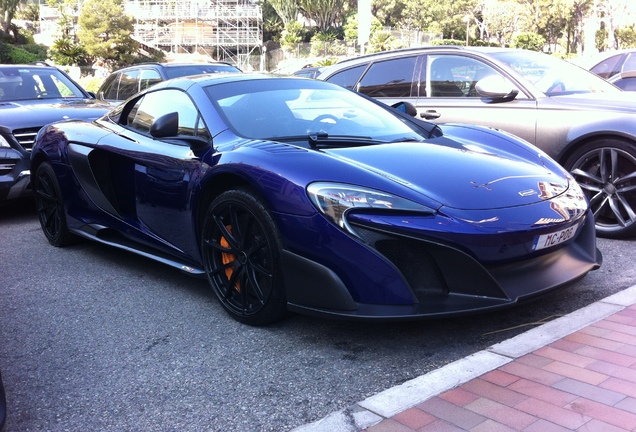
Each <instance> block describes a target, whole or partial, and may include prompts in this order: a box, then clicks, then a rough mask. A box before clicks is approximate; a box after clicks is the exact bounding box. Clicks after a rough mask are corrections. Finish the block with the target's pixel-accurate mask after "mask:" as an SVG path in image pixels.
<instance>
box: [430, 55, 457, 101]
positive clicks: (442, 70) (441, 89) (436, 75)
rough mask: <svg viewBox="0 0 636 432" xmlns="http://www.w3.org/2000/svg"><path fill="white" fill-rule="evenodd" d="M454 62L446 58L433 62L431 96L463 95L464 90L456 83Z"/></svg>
mask: <svg viewBox="0 0 636 432" xmlns="http://www.w3.org/2000/svg"><path fill="white" fill-rule="evenodd" d="M451 67H452V64H451V62H449V61H447V59H445V58H443V57H442V58H438V59H435V60H433V62H432V63H431V68H430V73H431V79H430V81H431V97H463V96H464V92H463V91H462V90H461V89H460V88H459V87H458V86H457V84H455V78H454V77H453V71H452V70H451Z"/></svg>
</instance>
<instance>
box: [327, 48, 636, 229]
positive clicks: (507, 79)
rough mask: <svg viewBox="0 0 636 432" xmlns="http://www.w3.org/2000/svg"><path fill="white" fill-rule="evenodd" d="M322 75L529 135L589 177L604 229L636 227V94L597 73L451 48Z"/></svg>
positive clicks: (448, 117) (422, 114)
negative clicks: (625, 90) (622, 88)
mask: <svg viewBox="0 0 636 432" xmlns="http://www.w3.org/2000/svg"><path fill="white" fill-rule="evenodd" d="M318 79H322V80H326V81H330V82H334V83H337V84H340V85H342V86H344V87H348V88H351V89H353V90H355V91H358V92H360V93H364V94H366V95H368V96H371V97H374V98H377V99H379V100H381V101H383V102H385V103H387V104H391V105H393V104H396V103H398V102H404V101H406V102H411V104H412V105H414V106H415V108H416V109H417V112H416V113H415V112H414V113H413V114H414V115H417V116H418V117H419V118H421V119H424V120H428V121H434V122H460V123H473V124H479V125H485V126H491V127H493V128H498V129H501V130H504V131H507V132H509V133H512V134H515V135H517V136H519V137H521V138H524V139H526V140H527V141H529V142H531V143H533V144H534V145H536V146H537V147H539V148H540V149H542V150H543V151H545V152H546V153H547V154H549V155H550V156H552V157H553V158H554V159H556V160H557V161H559V162H560V163H561V164H562V165H563V166H564V167H565V168H567V169H568V170H569V171H570V172H571V173H572V174H573V175H574V177H575V178H576V179H577V181H578V182H579V183H580V184H581V186H582V187H583V189H584V190H585V192H586V194H587V196H588V198H589V199H590V201H591V204H592V208H593V210H594V215H595V218H596V219H595V220H596V230H597V234H598V235H600V236H604V237H610V238H625V237H629V236H634V235H636V101H635V100H634V96H633V93H628V92H623V91H622V90H620V89H619V88H617V87H616V86H614V85H612V84H610V83H608V82H607V81H606V80H604V79H602V78H600V77H598V76H596V75H594V74H593V73H590V72H588V71H586V70H584V69H582V68H580V67H578V66H575V65H572V64H570V63H568V62H566V61H564V60H560V59H558V58H556V57H554V56H550V55H547V54H542V53H538V52H534V51H526V50H516V49H506V48H477V47H450V46H447V47H425V48H412V49H404V50H396V51H389V52H382V53H376V54H370V55H366V56H360V57H356V58H354V59H349V60H344V61H341V62H340V63H338V64H335V65H333V66H330V67H327V68H326V69H325V70H324V71H323V72H322V73H321V74H320V75H319V76H318ZM493 180H494V179H493Z"/></svg>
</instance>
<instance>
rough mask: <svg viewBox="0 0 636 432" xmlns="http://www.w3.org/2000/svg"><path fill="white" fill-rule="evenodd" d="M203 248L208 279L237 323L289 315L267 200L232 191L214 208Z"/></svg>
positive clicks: (205, 228)
mask: <svg viewBox="0 0 636 432" xmlns="http://www.w3.org/2000/svg"><path fill="white" fill-rule="evenodd" d="M201 241H202V244H201V250H202V254H203V262H204V266H205V270H206V274H207V278H208V281H209V282H210V285H211V286H212V289H213V290H214V293H215V294H216V296H217V297H218V299H219V301H220V302H221V305H222V306H223V308H224V309H225V310H226V311H227V312H228V313H229V314H230V315H231V316H232V317H233V318H234V319H236V320H237V321H239V322H242V323H245V324H249V325H266V324H270V323H273V322H275V321H278V320H280V319H282V318H284V317H285V315H286V314H287V301H286V298H285V292H284V285H283V276H282V269H281V258H280V251H281V246H280V239H279V234H278V230H277V228H276V226H275V224H274V221H273V220H272V218H271V216H270V215H269V213H268V211H267V209H266V207H265V205H264V204H263V202H262V201H261V200H260V199H259V198H257V197H256V196H255V195H254V194H252V193H250V191H249V190H246V189H237V190H229V191H227V192H224V193H222V194H221V195H219V196H218V197H217V198H216V199H215V200H214V201H213V202H212V203H211V204H210V206H209V208H208V211H207V213H206V216H205V220H204V222H203V229H202V236H201Z"/></svg>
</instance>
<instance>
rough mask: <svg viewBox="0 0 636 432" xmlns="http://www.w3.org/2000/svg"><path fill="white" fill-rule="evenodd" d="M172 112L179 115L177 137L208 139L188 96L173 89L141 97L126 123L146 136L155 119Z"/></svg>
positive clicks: (207, 134)
mask: <svg viewBox="0 0 636 432" xmlns="http://www.w3.org/2000/svg"><path fill="white" fill-rule="evenodd" d="M166 101H169V102H170V103H166ZM172 112H177V113H179V131H178V134H179V135H186V136H200V137H203V138H209V137H210V133H209V132H208V130H207V128H206V126H205V123H203V120H202V119H201V116H200V114H199V111H198V110H197V108H196V107H195V106H194V103H192V101H191V100H190V98H189V97H188V95H187V94H186V93H184V92H182V91H179V90H174V89H168V90H161V91H156V92H151V93H147V94H146V95H144V96H143V97H141V98H140V99H139V100H138V101H137V103H136V104H135V106H134V107H133V108H132V109H131V111H130V113H129V114H128V117H127V122H126V123H127V124H128V126H129V127H131V128H133V129H135V130H137V131H138V132H141V133H144V134H147V133H148V132H150V126H151V125H152V123H153V122H154V121H155V120H156V119H157V118H159V117H161V116H163V115H165V114H169V113H172Z"/></svg>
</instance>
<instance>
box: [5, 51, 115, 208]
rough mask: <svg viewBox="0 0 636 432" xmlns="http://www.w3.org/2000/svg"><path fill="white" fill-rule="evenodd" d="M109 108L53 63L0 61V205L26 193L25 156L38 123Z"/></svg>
mask: <svg viewBox="0 0 636 432" xmlns="http://www.w3.org/2000/svg"><path fill="white" fill-rule="evenodd" d="M109 109H110V106H109V105H107V104H104V103H100V102H98V101H96V100H95V98H94V96H92V95H91V94H89V93H88V92H86V91H85V90H84V89H83V88H82V87H81V86H80V85H79V84H77V83H76V82H75V81H73V80H72V79H71V77H69V76H68V75H67V74H66V73H64V72H63V71H61V70H59V69H57V68H56V67H53V66H47V65H42V64H37V65H32V64H29V65H0V204H1V203H4V202H8V201H9V200H13V199H17V198H22V197H25V196H28V195H30V194H31V189H30V180H29V178H30V175H29V158H30V152H31V147H33V141H34V140H35V136H36V134H37V133H38V131H39V130H40V128H41V127H42V126H44V125H46V124H48V123H52V122H54V121H58V120H64V119H84V120H94V119H96V118H97V117H100V116H101V115H103V114H104V113H106V112H107V111H108V110H109Z"/></svg>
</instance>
